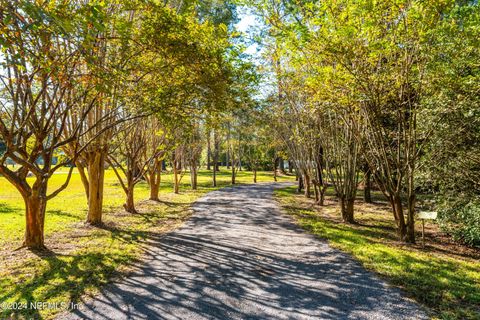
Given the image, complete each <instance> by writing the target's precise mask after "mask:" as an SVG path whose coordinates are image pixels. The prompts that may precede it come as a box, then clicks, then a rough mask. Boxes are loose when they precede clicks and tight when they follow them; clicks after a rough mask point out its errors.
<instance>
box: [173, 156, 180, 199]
mask: <svg viewBox="0 0 480 320" xmlns="http://www.w3.org/2000/svg"><path fill="white" fill-rule="evenodd" d="M173 178H174V181H173V191H174V192H175V193H176V194H178V193H179V192H180V186H179V181H178V179H179V177H178V164H177V161H175V160H174V161H173Z"/></svg>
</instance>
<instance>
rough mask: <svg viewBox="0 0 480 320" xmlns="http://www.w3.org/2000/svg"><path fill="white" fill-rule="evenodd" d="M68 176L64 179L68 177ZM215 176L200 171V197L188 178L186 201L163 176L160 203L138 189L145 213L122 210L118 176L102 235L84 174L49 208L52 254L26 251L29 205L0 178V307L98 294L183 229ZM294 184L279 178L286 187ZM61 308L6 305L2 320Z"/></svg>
mask: <svg viewBox="0 0 480 320" xmlns="http://www.w3.org/2000/svg"><path fill="white" fill-rule="evenodd" d="M66 171H67V170H61V172H60V173H59V174H56V175H54V176H53V177H52V179H51V182H50V185H49V187H50V188H51V189H52V190H53V189H54V188H55V187H58V186H60V185H61V184H62V183H63V182H64V180H65V178H66V174H65V173H66ZM62 172H63V173H62ZM211 174H212V173H211V171H207V170H201V171H200V172H199V177H198V190H195V191H194V190H190V187H189V181H190V180H189V176H188V174H186V175H185V176H184V177H183V179H182V181H181V182H182V187H181V191H180V194H178V195H176V194H174V193H173V192H172V189H173V185H172V180H173V177H172V175H171V174H164V175H163V177H162V185H161V191H160V199H161V202H159V203H157V202H153V201H148V200H145V199H148V197H149V189H148V186H147V185H146V184H145V183H140V184H139V185H137V187H136V194H135V197H136V201H137V203H138V209H139V211H140V214H134V215H133V214H128V213H126V212H124V211H123V209H122V207H121V206H122V204H123V203H124V199H125V195H124V193H123V191H122V190H121V188H120V186H119V184H118V181H117V180H116V178H115V175H114V173H113V171H111V170H107V172H106V179H105V199H104V212H105V213H104V222H105V226H104V227H102V228H94V227H89V226H87V225H85V224H84V223H83V222H84V221H85V218H86V210H87V202H86V198H85V193H84V189H83V185H82V183H81V181H80V177H79V175H78V173H75V174H74V175H73V177H72V179H71V182H70V184H69V186H68V188H67V189H66V190H65V191H63V192H62V193H61V194H60V195H59V196H57V197H56V198H54V199H52V200H51V201H49V202H48V205H47V213H46V220H45V244H46V246H47V248H49V250H50V251H47V252H44V253H35V252H30V251H28V250H25V249H21V250H18V251H15V249H16V248H18V247H20V246H21V243H22V238H23V233H24V230H25V217H24V204H23V201H22V198H21V197H20V195H19V193H18V192H17V191H16V189H15V188H14V187H13V186H12V185H10V184H9V183H8V182H7V181H6V180H5V179H4V178H3V177H0V303H5V302H7V303H14V302H17V303H24V302H50V303H58V305H59V306H60V307H62V303H64V304H68V303H70V302H74V303H77V302H80V301H81V300H82V297H84V296H85V295H86V294H92V293H95V292H96V291H97V290H98V288H100V287H101V286H102V285H103V284H105V283H107V282H108V281H109V280H110V279H111V278H112V277H114V276H115V275H117V274H119V273H120V272H123V271H126V270H128V266H129V265H130V264H131V263H133V262H135V261H136V260H138V259H139V258H140V257H141V255H142V243H144V241H143V240H145V239H147V238H148V236H149V235H150V234H158V233H162V232H166V231H169V230H172V229H173V228H175V227H177V226H179V225H180V224H181V223H182V222H183V221H184V220H185V219H186V218H188V216H189V214H190V211H189V206H190V204H191V203H192V202H193V201H195V199H197V198H198V197H200V196H201V195H203V194H205V193H206V192H208V191H212V190H214V189H215V188H213V187H212V179H211ZM257 179H258V181H259V182H264V181H273V174H272V173H270V172H259V173H258V177H257ZM293 179H294V177H279V180H280V181H285V180H293ZM217 182H218V186H217V188H219V187H222V186H227V185H229V184H230V171H228V170H226V168H221V171H220V172H219V173H218V175H217ZM252 182H253V176H252V173H251V172H247V171H240V172H238V176H237V183H252ZM60 311H62V308H45V309H43V310H34V309H31V308H28V309H27V310H12V309H11V308H8V307H7V308H3V310H2V307H1V305H0V319H1V318H5V317H7V318H8V317H12V318H16V317H21V318H35V319H36V318H47V319H48V318H52V317H53V316H54V315H55V314H56V313H58V312H60Z"/></svg>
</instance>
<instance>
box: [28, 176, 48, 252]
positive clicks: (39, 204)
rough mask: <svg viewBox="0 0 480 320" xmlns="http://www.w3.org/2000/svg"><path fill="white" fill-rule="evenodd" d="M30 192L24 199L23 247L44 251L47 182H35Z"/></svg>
mask: <svg viewBox="0 0 480 320" xmlns="http://www.w3.org/2000/svg"><path fill="white" fill-rule="evenodd" d="M35 184H39V185H37V186H35V185H34V186H33V187H32V192H31V194H30V195H29V196H27V197H26V198H24V201H25V211H26V226H25V238H24V241H23V246H25V247H27V248H29V249H37V250H40V249H44V248H45V244H44V241H45V239H44V226H45V211H46V207H47V199H46V198H47V196H46V193H47V181H43V182H35Z"/></svg>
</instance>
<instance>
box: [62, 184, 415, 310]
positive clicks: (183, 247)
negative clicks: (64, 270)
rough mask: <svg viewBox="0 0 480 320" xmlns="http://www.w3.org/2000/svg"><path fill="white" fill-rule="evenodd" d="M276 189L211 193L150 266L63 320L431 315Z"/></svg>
mask: <svg viewBox="0 0 480 320" xmlns="http://www.w3.org/2000/svg"><path fill="white" fill-rule="evenodd" d="M272 190H273V185H272V184H260V185H256V186H237V187H232V188H225V189H222V190H218V191H215V192H212V193H210V194H209V195H207V196H206V197H204V198H202V199H200V200H199V201H198V202H197V203H196V204H195V205H194V211H195V214H194V215H193V217H192V218H191V219H190V220H189V221H188V222H187V223H186V224H185V225H184V226H183V227H182V228H181V229H179V230H177V231H175V232H172V233H169V234H166V235H163V236H159V235H151V236H150V237H149V240H148V245H145V247H144V250H145V257H144V260H143V261H142V262H139V263H137V264H135V265H133V266H132V271H131V273H130V274H129V275H128V276H127V277H125V278H124V279H122V280H121V281H119V282H117V283H115V284H112V285H108V286H107V287H105V289H104V290H103V291H102V293H101V295H99V296H96V297H92V298H91V299H86V300H85V301H84V302H85V304H84V305H83V307H82V308H81V309H80V310H75V311H74V313H72V314H69V315H62V317H61V318H62V319H78V318H89V319H272V318H275V319H307V318H308V319H362V318H364V319H371V318H375V317H376V318H382V319H407V318H408V319H412V318H422V317H424V314H423V313H422V312H421V311H419V309H418V307H417V306H415V305H414V304H412V303H410V302H408V301H406V300H404V299H403V298H402V297H401V294H400V292H399V291H398V290H396V289H392V288H389V287H388V286H386V285H385V284H384V283H383V282H382V281H380V280H379V279H378V278H377V277H375V276H374V275H373V274H371V273H369V272H367V271H366V270H365V269H364V268H362V267H361V266H360V265H359V264H358V263H357V262H355V261H354V260H353V259H351V258H350V257H349V256H347V255H345V254H342V253H340V252H338V251H336V250H333V249H331V248H330V247H329V246H328V245H327V243H326V242H324V241H321V240H318V239H315V238H314V237H313V236H311V235H308V234H305V232H304V231H303V230H302V229H301V228H300V227H298V226H296V225H295V224H293V223H292V222H291V221H290V219H289V218H287V217H285V216H283V215H281V214H280V213H279V209H278V208H277V205H276V203H275V202H274V201H273V200H272Z"/></svg>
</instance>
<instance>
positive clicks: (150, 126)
mask: <svg viewBox="0 0 480 320" xmlns="http://www.w3.org/2000/svg"><path fill="white" fill-rule="evenodd" d="M154 122H156V120H155V119H151V118H149V117H137V118H134V119H133V120H131V121H128V122H127V123H125V125H124V126H123V128H122V129H121V130H119V131H118V133H117V135H116V141H115V147H114V149H113V150H112V151H113V152H111V153H110V154H109V155H108V157H107V162H108V163H109V164H110V165H111V167H112V169H113V171H114V172H115V175H116V176H117V178H118V181H119V183H120V185H121V186H122V189H123V191H124V192H125V196H126V199H125V204H124V205H123V207H124V208H125V210H126V211H127V212H130V213H137V210H136V209H135V199H134V189H135V186H136V185H137V184H138V183H139V182H140V181H141V180H142V179H144V178H145V175H146V174H147V171H148V169H149V168H151V167H150V165H149V164H151V163H152V162H155V161H156V160H157V161H158V158H161V157H163V156H164V154H165V150H164V149H163V148H162V144H163V139H162V137H161V136H160V137H159V139H152V135H156V134H161V133H158V132H156V131H155V129H154V125H155V124H154ZM152 144H155V145H153V146H152Z"/></svg>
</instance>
